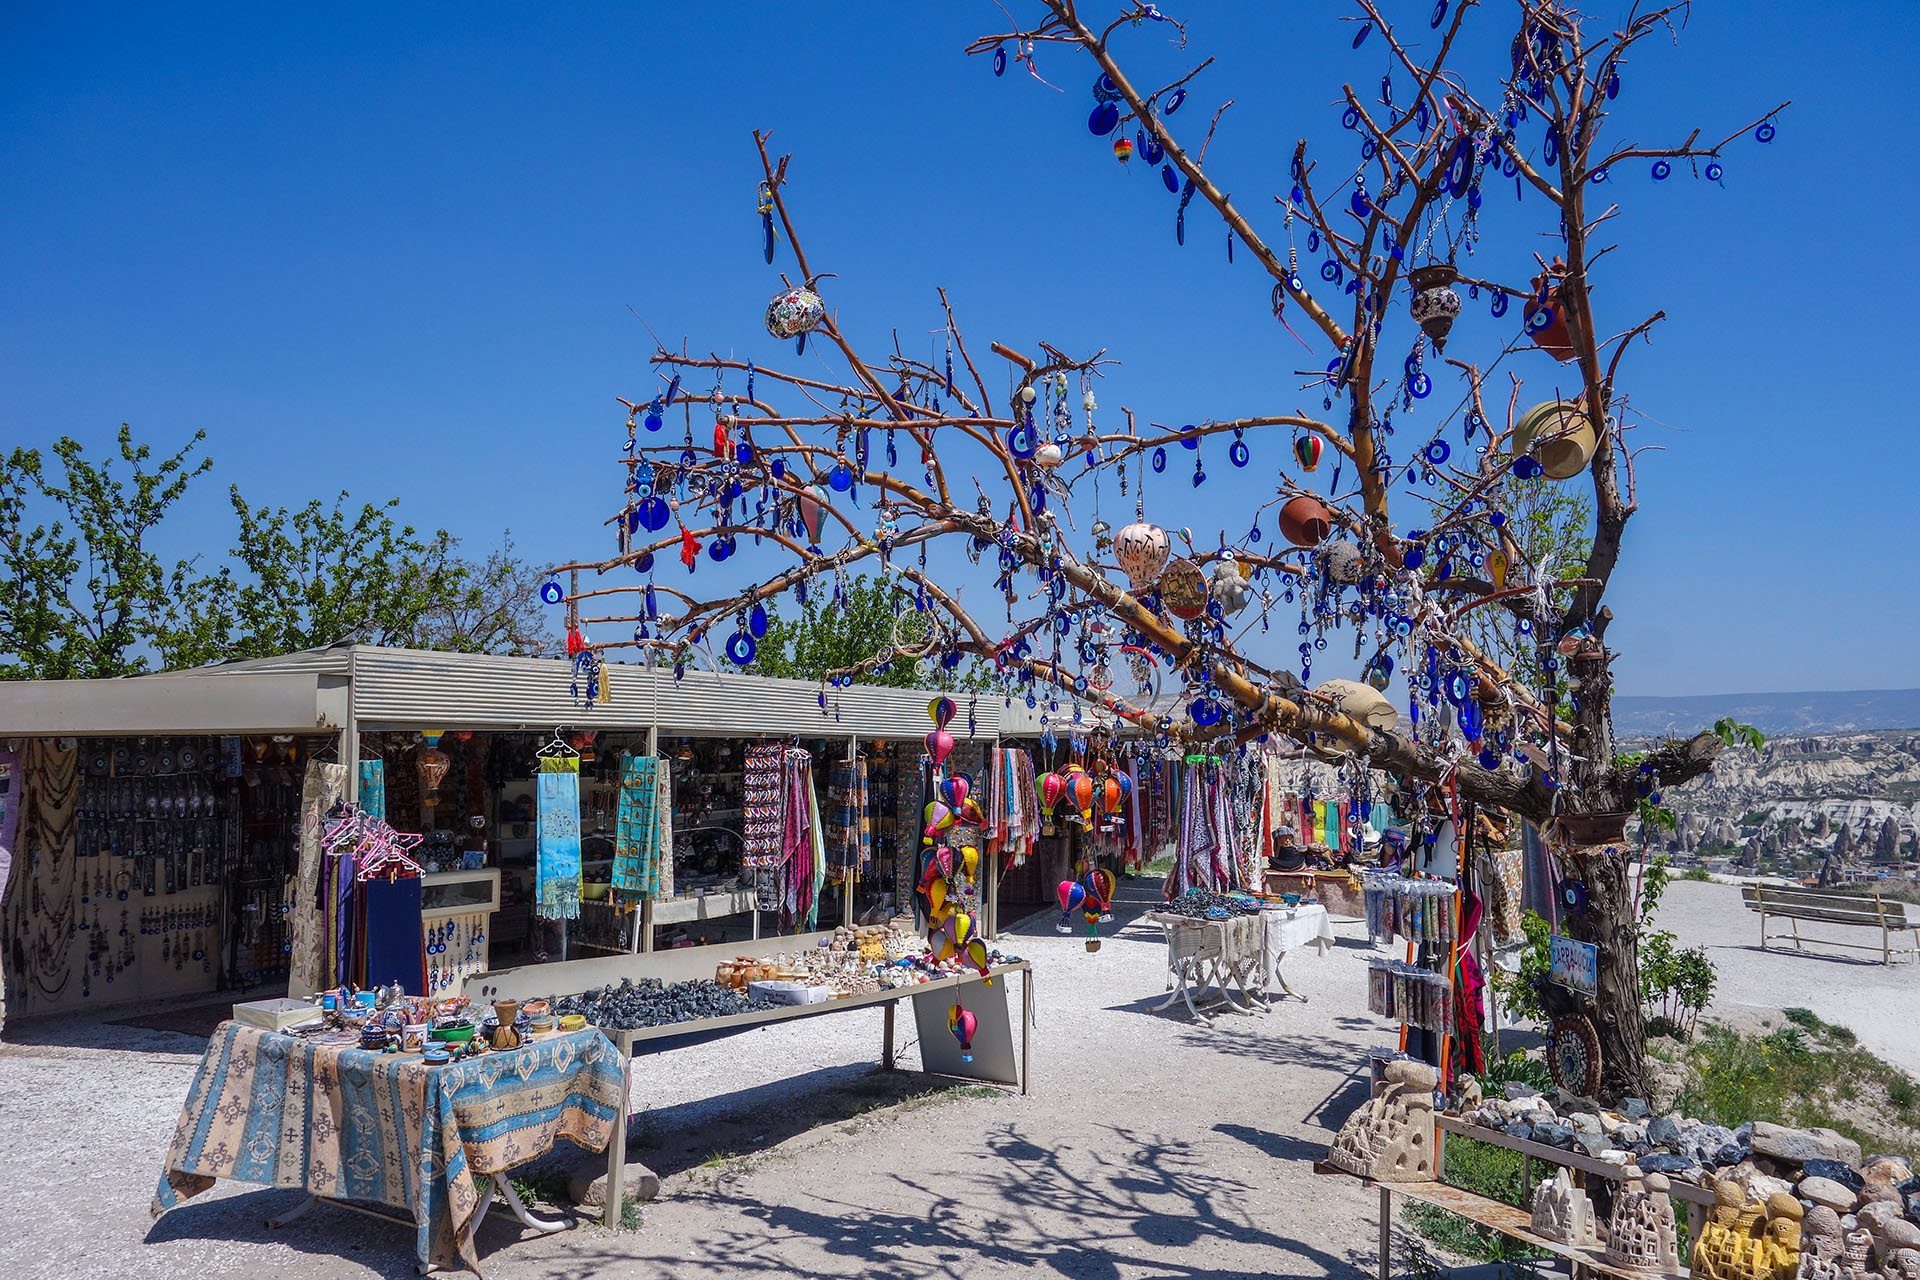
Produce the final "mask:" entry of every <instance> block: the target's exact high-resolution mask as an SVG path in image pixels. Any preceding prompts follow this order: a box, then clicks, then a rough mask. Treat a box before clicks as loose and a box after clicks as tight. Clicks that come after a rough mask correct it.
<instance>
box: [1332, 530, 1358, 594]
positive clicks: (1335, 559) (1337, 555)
mask: <svg viewBox="0 0 1920 1280" xmlns="http://www.w3.org/2000/svg"><path fill="white" fill-rule="evenodd" d="M1326 565H1327V576H1328V577H1329V578H1331V579H1333V580H1334V581H1335V582H1338V583H1340V584H1341V585H1343V586H1352V585H1353V584H1354V583H1356V582H1358V581H1360V576H1361V574H1362V573H1364V572H1365V562H1364V559H1363V557H1362V556H1361V554H1360V548H1359V547H1358V546H1357V545H1356V544H1354V543H1352V542H1348V541H1347V540H1346V539H1344V538H1342V539H1341V540H1339V541H1338V542H1330V543H1328V544H1327V551H1326Z"/></svg>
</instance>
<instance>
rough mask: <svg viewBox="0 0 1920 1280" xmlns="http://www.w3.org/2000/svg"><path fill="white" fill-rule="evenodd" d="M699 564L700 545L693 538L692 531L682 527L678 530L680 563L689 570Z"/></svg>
mask: <svg viewBox="0 0 1920 1280" xmlns="http://www.w3.org/2000/svg"><path fill="white" fill-rule="evenodd" d="M699 562H700V543H699V541H698V540H697V539H695V537H694V536H693V530H691V529H689V528H687V527H686V526H684V525H682V526H681V528H680V563H681V564H683V565H685V566H687V568H688V569H689V570H691V569H692V568H693V566H694V565H696V564H698V563H699Z"/></svg>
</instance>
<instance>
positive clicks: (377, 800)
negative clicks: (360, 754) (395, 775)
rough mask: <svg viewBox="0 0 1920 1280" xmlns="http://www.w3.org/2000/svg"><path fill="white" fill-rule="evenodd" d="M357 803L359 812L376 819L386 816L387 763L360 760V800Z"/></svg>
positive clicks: (383, 761)
mask: <svg viewBox="0 0 1920 1280" xmlns="http://www.w3.org/2000/svg"><path fill="white" fill-rule="evenodd" d="M355 803H357V804H358V805H359V806H360V808H361V810H362V811H364V812H366V813H368V814H370V815H372V816H373V817H376V818H382V819H384V818H385V817H386V816H387V762H386V761H385V760H362V761H361V762H360V798H359V800H357V801H356V802H355Z"/></svg>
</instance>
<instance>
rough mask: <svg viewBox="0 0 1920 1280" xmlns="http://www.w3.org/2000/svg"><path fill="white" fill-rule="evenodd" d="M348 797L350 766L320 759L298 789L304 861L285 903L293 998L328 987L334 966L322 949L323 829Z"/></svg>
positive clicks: (289, 984) (312, 762)
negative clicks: (327, 818)
mask: <svg viewBox="0 0 1920 1280" xmlns="http://www.w3.org/2000/svg"><path fill="white" fill-rule="evenodd" d="M346 796H347V766H345V765H343V764H328V763H326V762H324V761H320V760H310V761H308V762H307V774H306V778H305V779H304V780H303V781H302V783H301V786H300V857H299V861H298V862H297V863H296V864H295V870H294V880H293V884H292V886H291V887H290V890H289V891H288V893H287V894H286V896H285V897H284V898H283V899H282V901H283V902H284V903H285V904H286V912H287V925H288V936H289V937H290V938H291V945H292V954H291V956H290V957H289V960H288V970H287V994H288V995H290V996H293V997H294V998H295V999H298V998H300V997H301V996H308V995H312V994H313V993H314V992H316V991H318V990H320V989H321V988H322V987H323V986H326V985H328V974H329V971H330V970H331V969H332V965H331V964H330V963H328V956H327V954H326V952H325V950H324V947H325V945H326V922H325V920H324V918H323V917H322V915H321V902H320V872H321V870H322V868H321V849H320V829H321V826H322V824H323V823H324V822H325V821H326V815H327V814H328V813H329V812H331V811H332V809H333V807H334V806H335V805H337V804H339V803H340V802H341V801H342V800H344V799H346Z"/></svg>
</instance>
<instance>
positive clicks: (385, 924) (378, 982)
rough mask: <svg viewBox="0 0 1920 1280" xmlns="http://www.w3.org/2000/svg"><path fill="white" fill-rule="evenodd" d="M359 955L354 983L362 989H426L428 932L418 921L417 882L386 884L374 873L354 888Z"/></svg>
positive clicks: (405, 878) (388, 880)
mask: <svg viewBox="0 0 1920 1280" xmlns="http://www.w3.org/2000/svg"><path fill="white" fill-rule="evenodd" d="M353 909H354V912H355V914H356V915H357V916H358V917H359V920H360V927H359V930H358V945H359V949H360V952H361V962H360V965H359V972H358V973H357V974H356V976H355V981H356V982H357V983H358V984H359V985H360V986H362V987H385V986H390V985H392V984H393V983H396V982H397V983H399V984H400V988H401V990H403V991H425V990H426V989H427V948H426V941H427V940H426V926H425V923H424V922H423V921H422V920H421V919H420V877H419V876H399V877H392V878H389V877H387V876H384V875H380V874H378V873H377V872H376V873H375V874H374V876H373V878H372V879H370V880H362V881H361V882H360V883H359V884H357V885H355V886H354V893H353Z"/></svg>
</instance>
